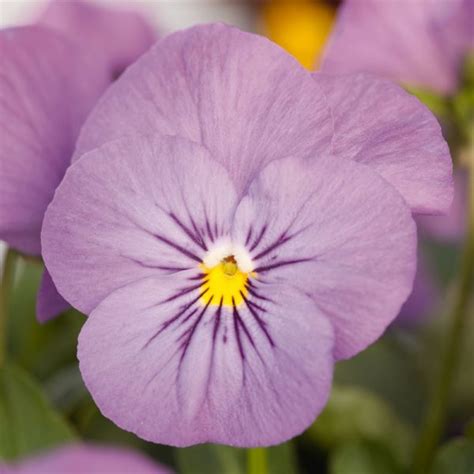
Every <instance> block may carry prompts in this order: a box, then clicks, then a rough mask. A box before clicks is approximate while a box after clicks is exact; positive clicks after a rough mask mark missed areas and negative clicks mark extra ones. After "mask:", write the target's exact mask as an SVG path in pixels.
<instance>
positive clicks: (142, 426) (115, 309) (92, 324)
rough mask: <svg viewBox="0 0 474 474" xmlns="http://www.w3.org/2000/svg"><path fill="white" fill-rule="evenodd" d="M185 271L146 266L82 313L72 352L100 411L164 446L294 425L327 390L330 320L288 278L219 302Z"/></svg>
mask: <svg viewBox="0 0 474 474" xmlns="http://www.w3.org/2000/svg"><path fill="white" fill-rule="evenodd" d="M193 281H195V280H194V274H193V272H188V273H180V274H179V275H173V276H172V277H167V278H147V279H144V280H141V281H139V282H136V283H134V284H131V285H127V286H126V287H124V288H121V289H119V290H117V291H115V292H114V293H113V294H112V295H110V296H109V297H108V298H106V299H105V300H104V301H103V302H102V303H101V304H100V305H99V306H98V307H97V308H96V309H95V310H94V311H93V312H92V313H91V315H90V317H89V318H88V320H87V322H86V324H85V325H84V327H83V329H82V331H81V334H80V336H79V347H78V357H79V360H80V369H81V373H82V376H83V378H84V380H85V383H86V385H87V387H88V388H89V390H90V392H91V393H92V395H93V397H94V400H95V401H96V403H97V405H98V407H99V408H100V410H101V411H102V413H103V414H104V415H105V416H107V417H109V418H110V419H112V420H113V421H114V422H115V423H116V424H118V425H119V426H120V427H122V428H123V429H126V430H129V431H132V432H134V433H136V434H137V435H138V436H140V437H141V438H144V439H147V440H149V441H153V442H155V443H165V444H171V445H175V446H188V445H191V444H197V443H203V442H213V443H224V444H230V445H233V446H258V445H260V446H261V445H269V444H277V443H281V442H283V441H286V440H288V439H289V438H291V437H293V436H296V435H297V434H300V433H301V432H302V431H303V430H304V429H306V428H307V427H308V426H309V425H310V424H311V423H312V421H313V420H314V418H315V417H316V415H317V414H318V413H319V412H320V411H321V409H322V407H323V406H324V404H325V403H326V401H327V398H328V395H329V390H330V386H331V379H332V370H333V357H332V344H333V336H332V329H331V325H330V324H329V322H328V321H327V320H326V319H325V318H324V317H323V316H322V315H321V313H320V311H318V309H317V307H316V306H315V304H314V303H313V302H312V301H311V299H310V298H309V297H308V296H306V295H305V294H303V293H301V292H299V291H298V290H296V289H294V288H291V287H289V286H283V285H277V284H276V285H273V286H272V287H271V288H267V290H268V291H267V293H266V294H267V297H268V298H267V299H266V300H261V301H258V300H257V299H255V298H253V297H250V298H249V300H248V301H247V303H246V304H241V305H240V306H238V307H234V308H229V307H225V306H221V305H210V304H209V303H208V304H206V305H205V304H203V303H202V301H201V300H200V299H199V293H198V292H197V291H195V292H194V293H193V292H184V290H183V289H184V288H186V286H188V287H189V286H190V285H192V283H193ZM196 294H197V298H196Z"/></svg>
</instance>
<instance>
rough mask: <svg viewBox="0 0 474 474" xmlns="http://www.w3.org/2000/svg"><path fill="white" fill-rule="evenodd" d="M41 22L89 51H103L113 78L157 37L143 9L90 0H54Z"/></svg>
mask: <svg viewBox="0 0 474 474" xmlns="http://www.w3.org/2000/svg"><path fill="white" fill-rule="evenodd" d="M38 23H40V24H42V25H46V26H48V27H51V28H54V29H57V30H59V31H61V32H62V33H64V34H66V35H68V36H70V37H71V39H73V40H75V41H77V42H79V43H80V44H81V45H82V46H83V47H84V49H85V50H86V51H93V52H94V54H99V55H101V57H102V58H101V59H102V61H104V62H105V64H106V65H107V67H108V69H109V73H110V76H111V77H112V78H116V77H118V76H119V75H120V74H121V73H122V72H123V70H124V69H125V68H126V67H128V66H129V65H130V64H131V63H132V62H133V61H135V60H136V59H137V58H138V57H139V56H141V55H142V54H143V53H144V52H145V51H146V50H147V49H148V48H149V47H150V46H151V45H152V44H153V43H154V42H155V40H156V33H155V31H154V30H153V28H152V26H151V25H150V24H149V23H148V22H147V21H146V20H145V18H144V17H142V16H141V15H140V14H139V13H137V12H134V11H126V10H123V11H122V10H118V9H111V8H104V7H101V6H99V5H97V4H94V3H92V2H91V1H87V0H68V1H64V0H52V1H51V2H50V3H49V4H48V6H47V7H46V9H45V10H44V11H43V12H42V14H41V16H40V18H39V19H38Z"/></svg>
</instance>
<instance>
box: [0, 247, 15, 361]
mask: <svg viewBox="0 0 474 474" xmlns="http://www.w3.org/2000/svg"><path fill="white" fill-rule="evenodd" d="M16 258H17V253H16V252H15V251H14V250H11V249H8V250H7V253H6V255H5V262H4V264H3V272H2V274H1V277H2V278H1V280H0V367H2V366H3V364H4V362H5V360H6V355H7V334H6V333H7V317H8V297H9V294H10V291H11V289H12V287H13V280H14V276H15V263H16Z"/></svg>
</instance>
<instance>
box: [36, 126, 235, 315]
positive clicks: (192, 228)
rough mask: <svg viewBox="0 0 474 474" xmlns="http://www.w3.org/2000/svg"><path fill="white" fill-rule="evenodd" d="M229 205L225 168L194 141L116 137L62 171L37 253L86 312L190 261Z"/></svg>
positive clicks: (198, 258)
mask: <svg viewBox="0 0 474 474" xmlns="http://www.w3.org/2000/svg"><path fill="white" fill-rule="evenodd" d="M235 203H236V193H235V189H234V186H233V184H232V182H231V181H230V179H229V177H228V176H227V173H226V171H225V170H224V169H223V168H222V167H221V166H220V165H219V164H218V163H216V162H215V161H214V160H212V159H211V157H210V155H209V152H208V151H207V150H206V149H205V148H203V147H201V146H200V145H197V144H196V143H192V142H189V141H187V140H184V139H180V138H177V137H162V136H160V135H155V136H136V137H127V138H124V139H122V140H116V141H114V142H110V143H108V144H106V145H104V146H102V147H100V148H98V149H96V150H94V151H92V152H90V153H89V154H88V155H87V156H85V157H84V159H83V160H82V159H81V160H78V161H77V162H76V163H74V164H73V165H72V166H71V167H70V168H69V170H68V172H67V173H66V176H65V178H64V180H63V181H62V183H61V185H60V186H59V188H58V190H57V192H56V194H55V197H54V200H53V201H52V203H51V205H50V206H49V208H48V211H47V213H46V216H45V221H44V225H43V231H42V245H43V258H44V260H45V263H46V266H47V268H48V270H49V271H50V273H51V275H52V278H53V280H54V282H55V284H56V286H57V288H58V290H59V292H60V293H61V294H62V295H63V296H64V297H65V298H66V300H67V301H69V302H70V303H71V304H72V305H73V306H75V307H77V308H78V309H80V310H81V311H82V312H85V313H88V312H90V311H91V310H92V309H93V308H95V307H96V306H97V304H98V303H99V302H100V301H102V300H103V299H104V298H105V297H106V296H107V295H109V294H110V293H111V292H112V291H113V290H115V289H116V288H120V287H121V286H123V285H124V284H126V283H130V282H133V281H136V280H138V279H140V278H144V277H146V276H149V275H156V274H157V273H158V274H159V273H161V274H162V273H165V274H173V273H176V272H179V271H180V270H183V269H187V268H190V267H191V268H192V267H197V265H199V264H200V263H201V262H202V260H203V256H204V254H205V252H206V251H207V247H208V245H209V244H210V243H212V242H213V241H215V240H217V239H218V238H219V236H221V235H224V234H225V233H226V232H227V229H228V228H229V227H230V223H229V219H230V218H231V216H232V211H233V209H234V207H235Z"/></svg>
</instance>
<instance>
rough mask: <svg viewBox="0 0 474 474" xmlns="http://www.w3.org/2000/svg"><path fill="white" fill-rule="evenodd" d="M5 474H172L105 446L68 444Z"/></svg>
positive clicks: (6, 469)
mask: <svg viewBox="0 0 474 474" xmlns="http://www.w3.org/2000/svg"><path fill="white" fill-rule="evenodd" d="M0 473H2V474H3V473H4V474H66V473H67V474H85V473H87V474H106V473H117V474H171V471H170V470H169V469H167V468H165V467H163V466H160V465H158V464H156V463H154V462H153V461H151V460H149V459H148V458H146V457H145V456H143V455H141V454H139V453H136V452H133V451H130V450H128V449H119V448H113V447H105V446H94V445H80V444H77V445H68V446H63V447H60V448H57V449H54V450H52V451H50V452H47V453H42V454H40V455H36V456H35V457H33V458H30V459H25V460H22V461H20V462H19V463H17V464H14V465H10V466H5V467H4V468H3V470H2V468H1V465H0Z"/></svg>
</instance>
